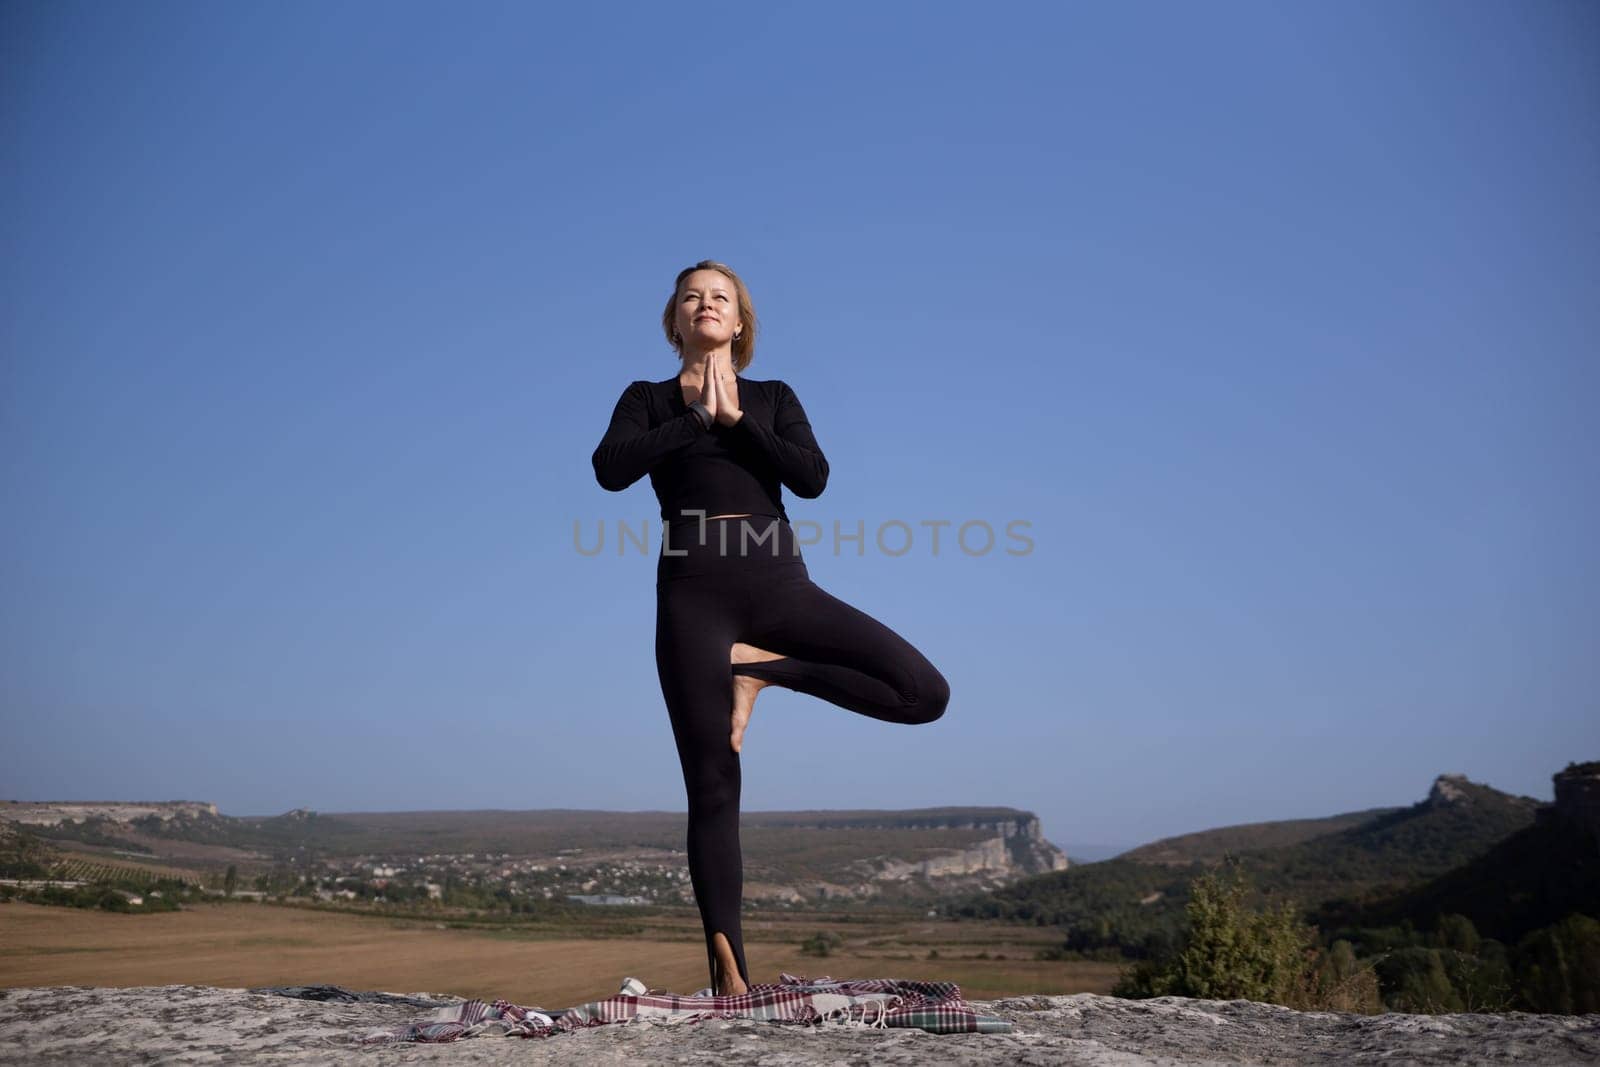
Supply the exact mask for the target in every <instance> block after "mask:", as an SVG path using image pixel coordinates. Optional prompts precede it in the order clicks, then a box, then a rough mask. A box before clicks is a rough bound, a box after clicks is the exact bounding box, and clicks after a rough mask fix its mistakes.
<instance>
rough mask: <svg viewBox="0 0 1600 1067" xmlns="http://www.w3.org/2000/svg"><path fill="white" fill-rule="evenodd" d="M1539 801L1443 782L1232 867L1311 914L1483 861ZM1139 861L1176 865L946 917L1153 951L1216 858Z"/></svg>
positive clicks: (1101, 877)
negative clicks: (996, 921)
mask: <svg viewBox="0 0 1600 1067" xmlns="http://www.w3.org/2000/svg"><path fill="white" fill-rule="evenodd" d="M1538 803H1539V802H1538V801H1537V800H1534V799H1533V798H1532V797H1520V796H1513V795H1510V794H1507V793H1502V792H1500V791H1498V790H1495V789H1492V788H1490V787H1488V786H1485V785H1480V784H1478V783H1475V782H1471V781H1468V780H1467V779H1466V778H1465V777H1463V776H1461V775H1441V776H1440V777H1439V778H1438V779H1437V780H1436V781H1435V782H1434V784H1433V787H1432V789H1430V790H1429V793H1428V796H1427V798H1426V799H1424V800H1422V801H1420V802H1419V803H1417V804H1414V805H1412V806H1410V807H1408V808H1395V809H1379V814H1376V815H1374V816H1372V817H1369V818H1366V819H1364V820H1359V821H1355V820H1354V819H1353V816H1351V815H1345V816H1334V817H1332V818H1331V819H1329V820H1326V823H1327V824H1328V825H1330V826H1334V827H1342V828H1338V829H1333V830H1332V831H1331V832H1328V833H1323V834H1320V835H1318V836H1315V837H1310V838H1308V839H1304V840H1298V841H1294V842H1293V843H1291V844H1285V845H1278V846H1272V847H1264V848H1254V849H1244V850H1240V851H1239V852H1238V853H1237V857H1238V859H1239V861H1240V862H1241V864H1242V865H1243V866H1244V867H1245V869H1246V871H1247V872H1248V874H1249V875H1250V877H1251V879H1252V881H1253V882H1254V884H1255V885H1256V886H1257V887H1258V888H1259V889H1260V890H1261V891H1262V892H1263V893H1264V894H1269V895H1273V896H1290V897H1293V898H1294V899H1295V900H1297V901H1299V902H1300V903H1301V904H1302V905H1304V906H1307V907H1310V906H1313V905H1316V904H1319V903H1321V902H1322V901H1325V900H1328V899H1331V898H1344V899H1351V898H1359V897H1366V896H1369V895H1371V894H1374V893H1382V892H1390V891H1393V890H1396V889H1398V888H1400V887H1403V886H1405V885H1407V884H1409V883H1412V882H1415V881H1417V880H1421V879H1426V878H1432V877H1436V876H1438V875H1441V874H1443V873H1444V872H1446V871H1448V870H1450V869H1451V868H1452V867H1456V866H1459V865H1461V864H1463V863H1466V862H1467V861H1468V860H1470V859H1472V858H1474V857H1475V856H1478V855H1481V854H1482V853H1484V852H1486V851H1488V850H1489V849H1490V848H1491V847H1493V846H1494V845H1495V844H1497V843H1498V842H1500V841H1502V840H1504V839H1505V838H1507V837H1508V836H1510V835H1511V834H1513V833H1516V832H1517V831H1519V830H1522V829H1525V828H1527V827H1528V826H1530V825H1531V824H1532V823H1533V820H1534V811H1535V809H1536V808H1537V807H1538ZM1308 822H1315V820H1299V821H1297V822H1296V823H1293V824H1288V825H1286V826H1284V827H1282V828H1281V829H1276V828H1273V827H1275V826H1276V825H1277V824H1270V823H1269V824H1263V825H1264V826H1266V827H1268V828H1269V829H1266V830H1260V829H1257V830H1255V831H1252V833H1254V834H1255V835H1256V836H1258V837H1260V838H1268V839H1270V838H1272V837H1274V836H1277V837H1279V838H1280V839H1290V838H1293V837H1294V836H1295V835H1297V834H1299V833H1303V832H1304V831H1305V826H1306V823H1308ZM1242 829H1243V828H1234V827H1230V828H1226V829H1225V830H1223V831H1219V832H1218V833H1220V834H1221V835H1222V836H1221V837H1220V838H1215V839H1212V840H1210V841H1206V840H1204V835H1186V837H1187V838H1189V839H1190V840H1189V841H1188V842H1186V843H1185V844H1184V845H1183V846H1182V848H1184V849H1189V850H1192V851H1193V853H1194V854H1196V855H1197V856H1205V855H1206V854H1207V853H1211V852H1214V851H1215V850H1216V843H1217V842H1218V841H1227V840H1230V839H1233V840H1237V839H1241V838H1248V836H1249V835H1248V834H1245V835H1241V834H1240V833H1239V832H1238V831H1240V830H1242ZM1195 839H1200V840H1195ZM1180 840H1181V839H1180ZM1135 851H1136V852H1137V851H1143V850H1135ZM1145 854H1146V855H1149V856H1158V857H1159V856H1168V857H1171V859H1170V860H1166V861H1162V862H1149V861H1143V862H1141V861H1138V860H1134V859H1130V858H1128V857H1127V856H1120V857H1117V858H1116V859H1112V860H1107V861H1105V862H1103V863H1091V864H1082V865H1079V866H1075V867H1072V868H1071V869H1069V870H1067V871H1062V872H1055V873H1051V874H1045V875H1040V876H1037V877H1033V878H1025V879H1022V880H1021V881H1019V882H1017V883H1015V884H1014V885H1011V886H1007V887H1006V888H1004V889H1000V890H996V891H995V892H993V893H988V894H981V895H973V896H968V897H964V898H959V899H956V900H954V901H951V902H949V903H947V904H946V906H945V909H944V910H945V911H946V913H947V914H949V915H952V916H955V917H973V918H1001V919H1012V920H1015V921H1019V922H1029V923H1035V924H1049V925H1057V926H1061V927H1062V928H1063V929H1064V930H1065V931H1066V943H1067V944H1068V945H1069V946H1071V947H1073V948H1077V949H1080V950H1091V949H1096V948H1119V949H1122V950H1124V951H1131V952H1134V953H1141V952H1149V951H1157V950H1159V949H1160V948H1162V947H1163V946H1165V945H1167V944H1169V943H1170V941H1171V939H1172V937H1173V935H1174V934H1175V932H1176V930H1177V927H1178V925H1179V922H1180V919H1181V915H1182V910H1183V906H1184V903H1185V902H1186V900H1187V892H1188V884H1189V882H1190V880H1191V879H1193V878H1194V877H1195V876H1196V875H1198V874H1199V873H1200V872H1202V871H1204V870H1206V869H1208V868H1209V867H1211V866H1213V865H1214V864H1215V863H1216V862H1220V859H1221V856H1220V855H1217V857H1216V858H1215V859H1211V858H1197V859H1195V860H1193V861H1191V862H1188V863H1179V862H1176V858H1177V857H1178V856H1179V855H1181V854H1182V852H1181V851H1180V850H1179V849H1177V848H1174V847H1172V846H1170V845H1169V843H1167V842H1156V843H1154V845H1152V846H1151V850H1150V851H1149V852H1147V853H1145Z"/></svg>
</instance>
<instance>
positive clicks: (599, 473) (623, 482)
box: [591, 454, 633, 493]
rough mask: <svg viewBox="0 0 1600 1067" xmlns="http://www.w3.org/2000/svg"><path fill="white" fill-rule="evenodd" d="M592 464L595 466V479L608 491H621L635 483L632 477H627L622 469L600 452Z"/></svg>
mask: <svg viewBox="0 0 1600 1067" xmlns="http://www.w3.org/2000/svg"><path fill="white" fill-rule="evenodd" d="M591 466H593V467H594V480H595V481H597V482H599V483H600V488H602V489H605V490H607V491H608V492H612V493H619V492H621V491H622V490H624V489H626V488H628V486H630V485H632V484H633V481H632V479H629V478H626V477H625V476H624V474H623V472H622V471H620V470H617V469H616V468H615V467H614V466H612V465H611V464H609V463H607V462H606V461H605V460H604V459H602V458H601V457H600V456H599V454H596V455H595V457H594V459H593V460H592V462H591Z"/></svg>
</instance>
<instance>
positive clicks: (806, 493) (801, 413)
mask: <svg viewBox="0 0 1600 1067" xmlns="http://www.w3.org/2000/svg"><path fill="white" fill-rule="evenodd" d="M776 384H777V387H778V395H777V397H776V404H775V408H776V410H775V412H774V415H773V420H772V423H773V424H772V426H771V427H767V426H763V425H761V423H760V422H758V421H757V420H755V419H752V418H750V417H749V416H748V415H747V414H746V415H740V416H739V421H738V422H736V423H734V426H735V427H739V426H742V427H744V432H745V435H746V436H747V437H748V438H749V439H750V440H752V441H754V442H755V443H756V445H757V446H758V447H760V449H761V451H762V452H763V453H765V454H766V456H767V458H768V459H770V460H771V461H772V465H773V466H774V467H776V468H777V469H778V480H779V481H781V482H783V484H784V485H786V486H788V487H789V491H790V492H792V493H794V495H795V496H798V497H804V498H806V499H807V500H809V499H811V498H813V497H818V496H821V495H822V491H823V490H824V489H826V488H827V487H828V460H827V457H825V456H824V455H823V454H822V449H821V448H820V447H819V446H818V445H817V439H816V438H815V437H814V436H812V434H811V421H810V420H809V419H807V418H806V411H805V408H803V407H801V406H800V398H799V397H797V396H795V395H794V390H793V389H791V388H789V384H788V383H787V382H785V381H783V380H781V379H777V380H776Z"/></svg>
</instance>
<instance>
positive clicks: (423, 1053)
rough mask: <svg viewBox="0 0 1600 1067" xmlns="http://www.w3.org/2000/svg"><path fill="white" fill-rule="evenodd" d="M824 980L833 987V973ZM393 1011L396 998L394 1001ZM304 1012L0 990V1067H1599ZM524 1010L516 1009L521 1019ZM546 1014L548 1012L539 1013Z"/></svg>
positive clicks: (1366, 1043) (1579, 1041)
mask: <svg viewBox="0 0 1600 1067" xmlns="http://www.w3.org/2000/svg"><path fill="white" fill-rule="evenodd" d="M835 977H838V976H835ZM396 997H404V998H408V999H409V1001H410V1002H409V1003H407V1002H397V1001H395V1000H394V998H396ZM373 999H374V1001H375V1002H348V1001H322V1000H305V999H298V998H295V997H290V996H279V995H274V994H268V993H252V992H249V991H247V990H243V989H218V988H213V987H209V986H190V985H176V986H147V987H142V988H132V989H108V988H93V987H86V986H68V987H55V988H32V989H9V990H0V1063H18V1064H23V1063H25V1064H63V1065H64V1064H73V1065H77V1064H82V1063H93V1064H95V1065H96V1067H116V1065H119V1064H134V1063H155V1062H159V1063H218V1064H244V1065H253V1064H301V1063H344V1062H359V1063H362V1064H369V1065H373V1067H382V1065H388V1064H402V1063H420V1062H424V1061H426V1062H430V1063H433V1062H440V1061H443V1060H447V1061H448V1062H450V1063H452V1064H456V1063H461V1064H480V1065H481V1064H518V1065H524V1064H563V1063H573V1064H602V1065H603V1064H614V1065H618V1067H636V1065H637V1064H640V1063H697V1062H723V1063H755V1064H774V1065H775V1064H791V1065H801V1064H813V1063H814V1064H832V1063H869V1062H870V1063H873V1064H886V1065H891V1067H894V1065H906V1067H910V1065H916V1067H922V1065H924V1064H927V1063H940V1064H990V1063H1072V1064H1083V1065H1088V1067H1144V1065H1149V1067H1156V1065H1161V1067H1176V1065H1193V1067H1210V1065H1213V1064H1269V1063H1270V1064H1285V1063H1294V1064H1309V1065H1329V1067H1332V1065H1335V1064H1339V1065H1343V1064H1395V1063H1406V1064H1441V1065H1443V1064H1452V1065H1453V1064H1459V1063H1474V1064H1502V1063H1503V1064H1511V1063H1517V1064H1523V1063H1538V1064H1544V1065H1561V1064H1577V1063H1594V1062H1597V1061H1600V1016H1594V1015H1577V1016H1566V1015H1527V1014H1521V1013H1513V1014H1508V1015H1394V1014H1390V1015H1370V1016H1369V1015H1348V1014H1341V1013H1333V1012H1314V1013H1313V1012H1297V1011H1291V1010H1290V1009H1288V1008H1279V1007H1274V1006H1272V1005H1268V1004H1256V1003H1252V1002H1250V1001H1239V1000H1233V1001H1216V1000H1190V999H1186V998H1181V997H1161V998H1158V999H1156V1000H1121V999H1117V998H1115V997H1104V996H1096V995H1094V994H1090V993H1081V994H1077V995H1074V996H1023V997H1007V998H1004V999H1001V1000H994V1001H976V1000H975V1001H971V1002H970V1003H971V1004H972V1006H973V1008H974V1009H976V1010H977V1011H979V1012H980V1013H982V1014H986V1015H997V1016H1000V1017H1001V1018H1003V1019H1006V1020H1008V1021H1010V1022H1011V1023H1012V1030H1011V1032H1009V1033H1004V1034H933V1033H927V1032H925V1031H921V1030H911V1029H889V1030H878V1029H862V1028H858V1027H841V1026H837V1025H832V1026H806V1027H802V1026H791V1025H779V1024H775V1023H768V1022H755V1021H752V1020H747V1019H734V1020H707V1021H703V1022H697V1023H679V1024H676V1025H665V1024H660V1023H651V1022H648V1021H642V1020H641V1021H635V1022H630V1023H619V1024H612V1025H606V1026H596V1027H594V1028H592V1029H585V1030H578V1031H574V1032H572V1033H565V1034H557V1035H555V1036H552V1037H545V1038H527V1039H522V1038H508V1037H476V1038H465V1039H462V1040H460V1041H457V1042H454V1043H452V1044H450V1045H446V1046H428V1045H414V1044H413V1045H389V1046H358V1045H355V1044H353V1042H354V1040H355V1039H356V1038H357V1037H358V1036H360V1035H361V1034H363V1033H365V1032H367V1031H369V1030H372V1029H378V1028H386V1027H391V1026H401V1025H403V1024H405V1023H407V1022H411V1021H412V1020H414V1019H417V1018H419V1017H420V1016H421V1015H422V1014H424V1013H425V1012H426V1010H427V1009H426V1008H425V1007H423V1006H421V1005H422V1004H423V1003H433V1004H444V1003H451V1002H459V998H455V997H444V996H439V995H437V994H428V993H412V994H388V995H384V996H375V997H374V998H373ZM530 1006H532V1005H530ZM546 1007H548V1005H547V1006H546Z"/></svg>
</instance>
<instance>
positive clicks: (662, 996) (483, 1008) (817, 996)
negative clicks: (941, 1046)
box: [359, 971, 1011, 1044]
mask: <svg viewBox="0 0 1600 1067" xmlns="http://www.w3.org/2000/svg"><path fill="white" fill-rule="evenodd" d="M706 1019H754V1020H758V1021H761V1022H772V1023H793V1024H798V1025H826V1024H834V1025H845V1026H860V1027H868V1028H876V1029H886V1028H888V1027H891V1026H901V1027H915V1028H917V1029H920V1030H928V1031H931V1032H933V1033H936V1034H968V1033H979V1034H993V1033H1005V1032H1007V1031H1009V1030H1010V1029H1011V1024H1010V1023H1009V1022H1007V1021H1005V1020H1004V1019H1000V1018H997V1017H995V1016H992V1015H979V1014H978V1013H977V1012H976V1011H974V1010H973V1009H972V1006H971V1005H970V1004H968V1003H967V1002H966V1000H965V999H964V998H963V997H962V995H961V989H960V987H959V986H957V985H956V984H955V983H954V982H923V981H917V980H914V979H906V978H840V979H835V978H829V977H827V976H822V977H819V978H803V977H800V976H798V975H793V974H789V973H788V972H787V971H785V972H780V973H779V975H778V980H777V981H776V982H768V983H756V984H753V985H751V986H750V989H749V990H748V991H747V992H744V993H740V994H738V995H737V996H723V997H719V996H712V995H709V991H704V990H703V991H701V993H697V994H695V995H693V996H680V995H677V994H673V993H666V992H662V991H660V990H655V991H650V990H647V989H646V987H645V985H644V983H642V982H640V981H639V980H638V979H637V978H629V979H627V980H626V981H624V982H623V983H622V991H621V992H620V993H617V994H616V995H615V996H610V997H606V998H605V999H604V1000H595V1001H590V1002H589V1003H587V1004H579V1005H578V1006H577V1007H574V1008H568V1009H566V1010H565V1011H559V1012H545V1011H543V1010H541V1009H538V1008H526V1007H522V1006H520V1005H517V1004H513V1003H511V1002H510V1001H507V1000H496V1001H493V1002H487V1001H482V1000H468V1001H465V1002H464V1003H461V1004H453V1005H450V1006H448V1007H444V1008H440V1009H439V1010H437V1011H435V1012H434V1013H433V1014H431V1015H428V1016H426V1017H424V1018H422V1019H418V1020H416V1021H413V1022H411V1023H409V1024H407V1025H406V1026H403V1027H400V1028H398V1029H393V1030H375V1031H373V1032H371V1033H369V1034H367V1035H366V1036H364V1037H362V1038H360V1039H359V1040H360V1041H361V1042H362V1043H365V1044H378V1043H385V1044H386V1043H390V1042H396V1041H455V1040H457V1039H459V1038H463V1037H475V1036H477V1035H479V1034H482V1033H486V1032H487V1033H494V1034H499V1035H503V1036H506V1037H550V1036H552V1035H555V1034H560V1033H566V1032H568V1031H572V1030H578V1029H582V1028H584V1027H590V1026H604V1025H607V1024H609V1023H627V1022H652V1023H666V1024H669V1025H677V1024H681V1023H695V1022H700V1021H702V1020H706Z"/></svg>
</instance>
